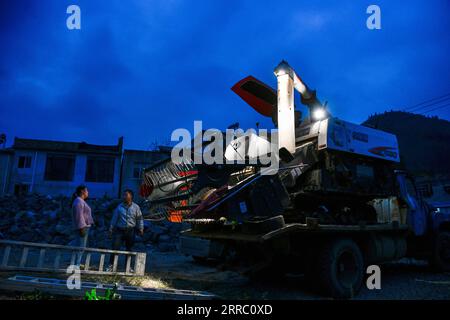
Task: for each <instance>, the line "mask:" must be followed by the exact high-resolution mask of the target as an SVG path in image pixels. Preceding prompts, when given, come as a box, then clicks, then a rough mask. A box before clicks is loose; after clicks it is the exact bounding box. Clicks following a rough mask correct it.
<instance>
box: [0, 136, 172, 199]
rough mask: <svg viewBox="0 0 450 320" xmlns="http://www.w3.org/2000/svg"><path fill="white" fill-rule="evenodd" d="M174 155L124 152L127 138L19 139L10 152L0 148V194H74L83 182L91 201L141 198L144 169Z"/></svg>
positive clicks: (164, 149) (161, 150)
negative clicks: (128, 193)
mask: <svg viewBox="0 0 450 320" xmlns="http://www.w3.org/2000/svg"><path fill="white" fill-rule="evenodd" d="M170 152H171V148H169V147H159V150H154V151H144V150H123V138H119V140H118V143H117V145H112V146H111V145H109V146H105V145H93V144H88V143H85V142H65V141H49V140H36V139H21V138H15V139H14V144H13V145H12V147H11V148H5V149H0V195H4V194H16V195H20V194H26V193H40V194H48V195H53V196H56V195H65V196H71V195H72V193H73V192H74V190H75V188H76V187H77V186H78V185H81V184H83V185H86V186H87V187H88V188H89V196H90V197H92V198H98V197H103V196H105V195H106V196H109V197H113V198H116V197H120V194H121V193H122V191H123V190H125V189H131V190H133V191H134V193H135V195H136V197H137V198H139V187H140V185H141V182H142V172H143V169H145V168H146V167H149V166H151V165H152V164H154V163H156V162H158V161H160V160H162V159H165V158H168V157H170Z"/></svg>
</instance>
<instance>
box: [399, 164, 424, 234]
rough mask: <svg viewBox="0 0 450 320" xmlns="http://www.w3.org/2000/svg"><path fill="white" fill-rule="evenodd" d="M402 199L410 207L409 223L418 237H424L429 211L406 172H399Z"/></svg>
mask: <svg viewBox="0 0 450 320" xmlns="http://www.w3.org/2000/svg"><path fill="white" fill-rule="evenodd" d="M397 183H398V188H399V193H400V197H401V198H402V200H403V201H404V202H405V203H406V204H407V205H408V216H407V223H408V225H409V226H410V228H411V229H412V231H413V232H414V234H415V235H416V236H421V235H424V234H425V232H426V230H427V213H428V209H427V207H426V206H425V203H424V202H423V201H422V198H421V197H420V196H419V195H418V193H417V189H416V186H415V183H414V180H413V179H412V178H411V177H410V176H408V175H407V174H406V173H405V172H401V171H399V172H397Z"/></svg>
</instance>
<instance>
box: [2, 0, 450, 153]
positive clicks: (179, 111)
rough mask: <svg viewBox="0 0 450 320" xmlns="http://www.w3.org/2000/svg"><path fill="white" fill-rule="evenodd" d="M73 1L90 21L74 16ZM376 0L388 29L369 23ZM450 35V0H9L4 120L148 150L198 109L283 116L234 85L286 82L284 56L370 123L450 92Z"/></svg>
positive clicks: (219, 118) (336, 108)
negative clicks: (280, 68) (260, 110)
mask: <svg viewBox="0 0 450 320" xmlns="http://www.w3.org/2000/svg"><path fill="white" fill-rule="evenodd" d="M70 4H77V5H79V6H80V8H81V26H82V29H81V30H68V29H67V28H66V18H67V17H68V15H67V14H66V8H67V6H68V5H70ZM370 4H377V5H379V6H380V8H381V19H382V20H381V23H382V29H381V30H368V29H367V28H366V19H367V17H368V14H366V8H367V7H368V6H369V5H370ZM449 39H450V1H448V0H435V1H395V2H394V1H381V0H375V1H370V2H369V1H358V0H345V1H320V3H312V1H300V0H295V1H280V0H279V1H270V2H269V1H261V0H259V1H246V0H241V1H232V0H229V1H213V0H208V1H199V0H195V1H194V0H190V1H187V0H185V1H181V0H161V1H156V0H147V1H144V0H127V1H124V0H117V1H116V0H107V1H106V0H105V1H100V0H99V1H93V0H88V1H81V0H71V1H65V0H54V1H51V0H47V1H24V0H2V1H1V2H0V40H1V50H0V132H5V133H6V134H7V136H8V139H9V143H11V142H12V140H13V137H14V136H18V137H22V138H36V139H51V140H68V141H86V142H89V143H97V144H115V143H116V142H117V138H118V137H119V136H121V135H123V136H124V137H125V146H126V147H127V148H143V149H146V148H148V147H149V145H150V144H151V143H152V142H154V141H155V140H158V141H159V142H160V143H164V142H166V141H167V140H168V139H169V138H170V134H171V132H172V130H173V129H175V128H180V127H184V128H188V129H190V130H192V128H193V121H194V120H203V121H204V128H206V127H209V128H210V127H214V128H219V129H224V128H226V127H227V126H228V125H230V124H232V123H234V122H239V123H240V124H241V127H243V128H249V127H254V126H255V123H256V122H257V121H260V122H261V124H262V126H269V127H271V122H270V120H268V119H262V118H261V116H260V115H259V114H257V113H256V112H255V111H254V110H253V109H252V108H250V107H249V106H248V105H246V104H245V102H243V101H242V100H241V99H240V98H239V97H238V96H236V95H235V94H234V93H233V92H232V91H231V90H230V88H231V87H232V85H233V84H234V83H235V82H237V81H238V80H240V79H241V78H243V77H245V76H247V75H253V76H255V77H257V78H259V79H260V80H262V81H264V82H266V83H267V84H269V85H271V86H272V87H275V85H276V78H275V77H274V75H273V69H274V67H275V66H276V65H277V64H278V62H279V61H280V60H282V59H285V60H287V61H288V62H289V63H290V65H292V66H293V67H294V68H295V70H296V71H297V73H298V74H299V75H300V76H301V77H302V78H303V79H304V80H305V81H306V83H307V84H308V85H309V86H310V87H311V88H315V89H317V92H318V96H319V98H320V99H321V100H322V101H328V104H329V107H330V110H331V112H332V113H333V115H335V116H338V117H339V118H342V119H346V120H349V121H352V122H357V123H360V122H362V121H364V120H365V119H366V118H367V117H368V116H369V115H370V114H373V113H375V112H383V111H385V110H390V109H403V108H406V107H408V106H412V105H415V104H417V103H419V102H422V101H424V100H427V99H430V98H434V97H436V96H441V95H444V94H446V93H449V92H450V41H449ZM297 99H298V97H297ZM428 115H437V116H439V117H441V118H445V119H448V120H450V108H441V109H439V110H436V112H432V113H430V114H428Z"/></svg>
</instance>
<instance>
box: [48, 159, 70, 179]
mask: <svg viewBox="0 0 450 320" xmlns="http://www.w3.org/2000/svg"><path fill="white" fill-rule="evenodd" d="M74 168H75V156H71V155H59V154H49V155H47V162H46V164H45V180H47V181H72V180H73V172H74Z"/></svg>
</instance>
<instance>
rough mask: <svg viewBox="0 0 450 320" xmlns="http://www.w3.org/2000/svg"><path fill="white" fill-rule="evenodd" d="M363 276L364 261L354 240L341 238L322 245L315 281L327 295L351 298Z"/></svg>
mask: <svg viewBox="0 0 450 320" xmlns="http://www.w3.org/2000/svg"><path fill="white" fill-rule="evenodd" d="M363 277H364V261H363V257H362V254H361V250H360V249H359V247H358V245H357V244H356V243H355V242H354V241H352V240H350V239H341V240H337V241H330V242H329V243H327V244H325V245H324V247H323V248H322V250H321V252H320V253H319V257H318V269H317V281H318V282H319V285H320V287H321V288H322V289H323V291H324V292H325V293H326V294H327V295H329V296H331V297H333V298H338V299H348V298H352V297H354V296H355V295H356V294H357V293H358V291H359V290H360V288H361V284H362V282H363Z"/></svg>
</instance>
